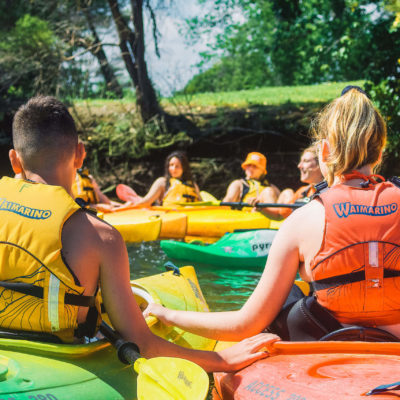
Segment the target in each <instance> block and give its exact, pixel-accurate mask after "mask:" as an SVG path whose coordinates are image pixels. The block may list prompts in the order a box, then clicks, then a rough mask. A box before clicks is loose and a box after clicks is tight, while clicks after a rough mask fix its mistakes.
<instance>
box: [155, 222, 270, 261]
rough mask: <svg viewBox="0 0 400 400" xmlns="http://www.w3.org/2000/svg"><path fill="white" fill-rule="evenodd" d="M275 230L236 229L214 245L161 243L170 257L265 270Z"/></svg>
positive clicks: (166, 241) (199, 242)
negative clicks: (262, 268)
mask: <svg viewBox="0 0 400 400" xmlns="http://www.w3.org/2000/svg"><path fill="white" fill-rule="evenodd" d="M276 233H277V230H275V229H253V230H237V231H234V232H232V233H226V234H225V235H224V236H223V237H222V238H221V239H220V240H218V241H217V242H215V243H212V244H205V243H203V242H201V241H195V242H192V243H184V242H179V241H176V240H162V241H161V242H160V245H161V248H162V249H163V250H164V252H165V253H166V254H167V256H168V257H171V258H175V259H178V260H189V261H193V260H194V261H196V262H199V263H204V264H212V265H217V266H221V267H264V265H265V262H266V260H267V257H268V252H269V248H270V246H271V243H272V240H273V238H274V236H275V235H276Z"/></svg>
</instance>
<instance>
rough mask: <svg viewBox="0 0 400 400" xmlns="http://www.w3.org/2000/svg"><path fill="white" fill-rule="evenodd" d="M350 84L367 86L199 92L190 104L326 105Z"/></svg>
mask: <svg viewBox="0 0 400 400" xmlns="http://www.w3.org/2000/svg"><path fill="white" fill-rule="evenodd" d="M347 85H358V86H364V81H348V82H329V83H321V84H318V85H298V86H274V87H262V88H257V89H250V90H240V91H227V92H222V91H219V92H208V93H197V94H193V95H192V96H191V97H190V99H189V102H190V105H191V106H192V107H193V109H194V110H198V107H232V108H246V107H249V106H251V105H256V104H259V105H283V104H286V103H292V104H302V103H327V102H329V101H330V100H332V99H334V98H335V97H337V96H339V95H340V92H341V91H342V89H343V88H344V87H345V86H347ZM169 101H170V102H173V103H174V104H185V103H186V102H187V101H188V99H187V97H186V96H184V95H182V94H177V95H176V96H175V97H173V98H172V99H171V100H168V99H165V100H164V101H163V105H164V106H168V103H169ZM203 111H204V110H203Z"/></svg>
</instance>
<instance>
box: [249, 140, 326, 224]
mask: <svg viewBox="0 0 400 400" xmlns="http://www.w3.org/2000/svg"><path fill="white" fill-rule="evenodd" d="M297 168H298V169H299V171H300V181H301V182H303V183H307V185H303V186H301V187H300V188H299V189H297V190H296V191H295V192H294V191H293V189H289V188H288V189H285V190H282V192H281V194H280V195H279V197H278V200H277V201H276V202H277V203H287V204H293V203H295V202H304V203H308V202H309V201H310V200H311V196H312V195H313V194H314V193H315V192H316V189H315V185H316V184H317V183H319V182H321V181H323V180H324V177H323V176H322V172H321V169H320V168H319V163H318V146H317V145H315V144H313V145H311V146H309V147H307V148H306V149H304V150H303V152H302V153H301V157H300V162H299V163H298V165H297ZM261 194H263V193H262V192H261ZM256 202H257V203H258V202H259V203H262V202H263V201H262V198H261V197H260V198H257V200H256ZM260 211H261V212H263V213H264V214H265V215H266V216H267V217H269V218H273V219H282V218H286V217H287V216H288V215H290V214H291V213H292V210H291V209H290V208H285V207H282V208H271V207H270V208H262V209H261V210H260Z"/></svg>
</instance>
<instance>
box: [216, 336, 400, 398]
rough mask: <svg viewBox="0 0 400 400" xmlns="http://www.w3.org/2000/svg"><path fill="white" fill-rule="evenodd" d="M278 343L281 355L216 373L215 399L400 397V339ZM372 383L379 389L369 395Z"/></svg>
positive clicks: (278, 350) (373, 386)
mask: <svg viewBox="0 0 400 400" xmlns="http://www.w3.org/2000/svg"><path fill="white" fill-rule="evenodd" d="M219 346H220V347H219V348H223V344H220V345H219ZM225 347H226V345H225ZM274 348H275V350H276V355H271V356H270V357H268V358H266V359H263V360H260V361H257V362H255V363H254V364H252V365H250V366H248V367H247V368H244V369H242V370H241V371H238V372H236V373H228V374H227V373H216V374H214V379H215V389H214V392H213V400H221V399H222V400H231V399H235V400H239V399H240V400H260V399H270V400H356V399H368V398H369V399H374V398H376V399H377V400H386V399H392V400H393V399H399V398H400V390H399V389H400V382H399V381H400V343H393V342H380V343H373V342H338V341H332V342H292V343H289V342H278V343H275V344H274ZM379 387H380V388H379ZM373 389H376V390H375V392H372V393H370V394H376V395H371V396H369V395H367V393H368V392H371V391H373Z"/></svg>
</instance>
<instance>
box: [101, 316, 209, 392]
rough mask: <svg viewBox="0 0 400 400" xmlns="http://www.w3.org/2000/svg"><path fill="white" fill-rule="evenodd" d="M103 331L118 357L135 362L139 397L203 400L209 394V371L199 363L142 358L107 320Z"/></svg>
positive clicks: (176, 359) (125, 361) (135, 348)
mask: <svg viewBox="0 0 400 400" xmlns="http://www.w3.org/2000/svg"><path fill="white" fill-rule="evenodd" d="M100 332H101V333H102V334H103V335H104V336H105V337H106V338H107V339H108V340H109V341H110V342H111V343H112V344H113V345H114V346H115V348H116V349H117V354H118V357H119V359H120V360H121V361H122V362H123V363H125V364H131V365H133V368H134V369H135V371H136V373H137V374H138V378H137V397H138V400H145V399H146V400H148V399H163V400H204V399H205V398H206V396H207V393H208V387H209V379H208V375H207V373H206V372H205V371H204V370H203V369H202V368H201V367H200V366H198V365H197V364H195V363H193V362H191V361H188V360H184V359H181V358H173V357H155V358H151V359H149V360H146V359H144V358H142V357H141V356H140V354H139V351H138V350H139V349H138V347H137V346H136V344H134V343H131V342H127V341H125V340H123V339H122V338H121V337H120V336H119V335H118V333H117V332H115V331H114V330H113V329H112V328H111V327H110V326H109V325H107V324H106V323H105V322H104V321H103V322H102V324H101V325H100Z"/></svg>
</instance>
